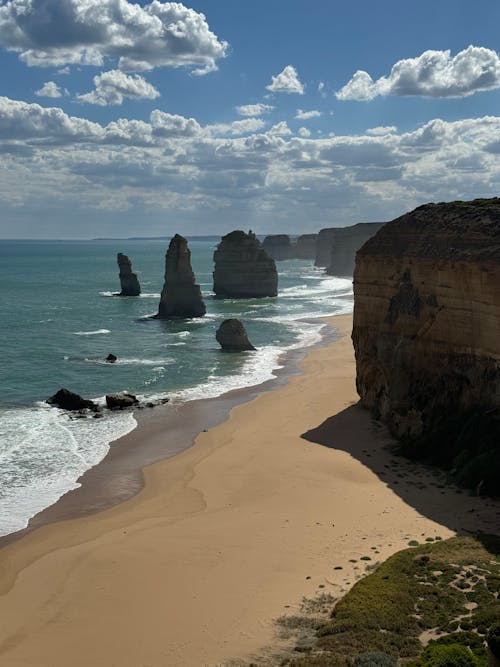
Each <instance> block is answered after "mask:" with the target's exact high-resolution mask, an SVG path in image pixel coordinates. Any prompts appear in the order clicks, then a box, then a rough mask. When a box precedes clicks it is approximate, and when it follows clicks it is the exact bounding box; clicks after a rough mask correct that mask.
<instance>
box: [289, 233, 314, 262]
mask: <svg viewBox="0 0 500 667" xmlns="http://www.w3.org/2000/svg"><path fill="white" fill-rule="evenodd" d="M317 238H318V235H317V234H301V235H300V236H299V237H298V239H297V242H296V243H295V244H294V245H293V256H294V258H297V259H314V258H315V257H316V240H317Z"/></svg>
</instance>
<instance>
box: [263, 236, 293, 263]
mask: <svg viewBox="0 0 500 667" xmlns="http://www.w3.org/2000/svg"><path fill="white" fill-rule="evenodd" d="M262 247H263V248H264V250H265V251H266V252H267V254H268V255H269V257H272V258H273V259H276V260H278V261H279V260H282V259H290V251H291V245H290V237H289V236H288V234H270V235H269V236H266V238H265V239H264V240H263V241H262Z"/></svg>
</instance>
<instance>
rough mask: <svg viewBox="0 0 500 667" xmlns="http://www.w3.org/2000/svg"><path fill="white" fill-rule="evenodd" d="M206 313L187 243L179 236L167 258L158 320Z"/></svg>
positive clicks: (198, 315)
mask: <svg viewBox="0 0 500 667" xmlns="http://www.w3.org/2000/svg"><path fill="white" fill-rule="evenodd" d="M205 313H206V308H205V303H204V302H203V299H202V297H201V290H200V286H199V285H197V284H196V283H195V276H194V273H193V269H192V268H191V252H190V250H189V248H188V244H187V241H186V239H185V238H184V237H183V236H180V235H179V234H176V235H175V236H174V237H173V239H172V240H171V241H170V245H169V246H168V250H167V254H166V256H165V282H164V284H163V289H162V292H161V298H160V306H159V309H158V315H157V317H159V318H162V319H163V318H170V317H201V316H202V315H205Z"/></svg>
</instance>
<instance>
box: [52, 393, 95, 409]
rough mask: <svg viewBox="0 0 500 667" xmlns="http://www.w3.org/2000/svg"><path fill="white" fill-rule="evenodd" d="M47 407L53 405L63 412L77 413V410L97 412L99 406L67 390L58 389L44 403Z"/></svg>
mask: <svg viewBox="0 0 500 667" xmlns="http://www.w3.org/2000/svg"><path fill="white" fill-rule="evenodd" d="M45 402H46V403H48V404H49V405H55V406H56V407H58V408H62V409H63V410H70V411H71V412H78V411H79V410H91V411H92V412H99V410H100V408H99V406H98V405H97V404H96V403H94V402H93V401H89V400H87V399H86V398H82V397H81V396H80V395H79V394H75V393H74V392H72V391H69V389H64V388H63V389H59V391H57V392H56V393H55V394H54V395H53V396H51V397H50V398H48V399H47V400H46V401H45Z"/></svg>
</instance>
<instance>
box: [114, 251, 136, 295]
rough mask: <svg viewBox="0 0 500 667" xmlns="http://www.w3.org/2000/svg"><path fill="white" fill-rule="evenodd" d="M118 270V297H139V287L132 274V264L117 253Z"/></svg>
mask: <svg viewBox="0 0 500 667" xmlns="http://www.w3.org/2000/svg"><path fill="white" fill-rule="evenodd" d="M116 259H117V262H118V268H119V269H120V286H121V292H120V293H119V294H118V296H139V294H140V293H141V286H140V285H139V281H138V279H137V275H136V274H135V273H133V272H132V263H131V261H130V259H129V258H128V257H127V255H123V254H122V253H121V252H119V253H118V254H117V256H116Z"/></svg>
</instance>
